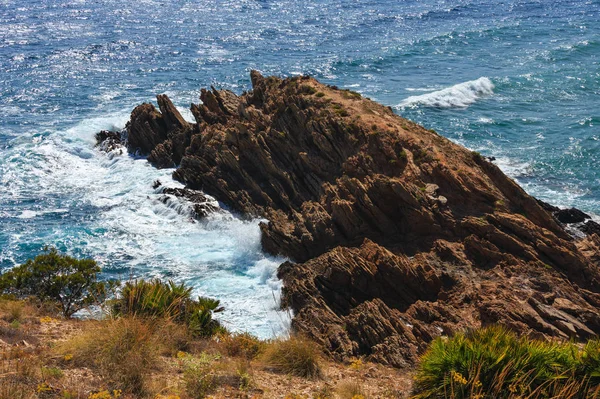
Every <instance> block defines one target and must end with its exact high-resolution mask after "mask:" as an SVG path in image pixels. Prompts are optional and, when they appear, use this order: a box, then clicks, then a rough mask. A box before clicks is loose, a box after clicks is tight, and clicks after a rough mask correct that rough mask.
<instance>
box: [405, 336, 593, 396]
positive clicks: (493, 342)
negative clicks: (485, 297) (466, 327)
mask: <svg viewBox="0 0 600 399" xmlns="http://www.w3.org/2000/svg"><path fill="white" fill-rule="evenodd" d="M599 349H600V344H599V343H598V341H591V342H590V343H588V344H587V345H586V347H585V348H584V349H583V350H581V351H580V350H579V349H578V348H577V347H576V346H575V345H574V344H570V343H557V342H545V341H540V340H532V339H528V338H525V337H522V338H519V337H517V336H516V335H515V334H514V333H511V332H509V331H508V330H505V329H503V328H501V327H489V328H485V329H481V330H476V331H473V332H471V333H468V334H457V335H456V336H454V337H452V338H450V339H442V338H438V339H436V340H435V341H433V342H432V343H431V345H430V347H429V350H428V351H427V352H426V353H425V355H424V356H423V358H422V359H421V363H420V365H419V369H418V371H417V375H416V377H415V385H414V391H415V396H414V398H415V399H416V398H421V399H424V398H449V397H453V398H455V399H461V398H473V397H480V398H483V397H493V398H517V397H527V398H551V397H552V398H554V397H556V398H558V397H560V398H575V397H577V398H579V397H581V398H587V397H588V393H592V392H596V391H595V390H596V389H598V382H599V381H598V380H597V379H598V377H597V376H598V375H600V374H598V371H599V368H598V366H599V365H600V351H599Z"/></svg>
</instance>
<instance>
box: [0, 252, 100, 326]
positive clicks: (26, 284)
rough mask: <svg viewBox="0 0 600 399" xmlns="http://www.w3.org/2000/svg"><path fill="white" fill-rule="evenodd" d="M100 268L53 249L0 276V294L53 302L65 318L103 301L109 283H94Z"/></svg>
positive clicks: (90, 261) (87, 261)
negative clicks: (57, 305) (33, 297)
mask: <svg viewBox="0 0 600 399" xmlns="http://www.w3.org/2000/svg"><path fill="white" fill-rule="evenodd" d="M98 273H100V267H99V266H98V265H97V264H96V262H95V261H94V260H92V259H76V258H72V257H70V256H67V255H63V254H60V253H58V251H57V250H56V249H54V248H52V249H45V251H44V253H42V254H40V255H38V256H36V257H35V258H34V259H29V260H28V261H27V262H25V263H24V264H22V265H20V266H17V267H15V268H13V269H11V270H9V271H7V272H5V273H4V274H2V275H1V276H0V292H2V293H3V294H13V295H16V296H17V297H27V296H35V297H37V298H38V299H39V300H41V301H42V302H45V301H56V302H57V303H58V304H59V305H60V307H61V311H62V313H63V315H64V316H65V317H67V318H69V317H71V316H72V315H73V313H75V312H77V311H79V310H81V309H83V308H85V307H87V306H89V305H92V304H97V303H101V302H102V301H104V299H105V298H106V292H107V288H108V286H109V285H110V284H109V283H104V282H99V281H98V280H97V278H98Z"/></svg>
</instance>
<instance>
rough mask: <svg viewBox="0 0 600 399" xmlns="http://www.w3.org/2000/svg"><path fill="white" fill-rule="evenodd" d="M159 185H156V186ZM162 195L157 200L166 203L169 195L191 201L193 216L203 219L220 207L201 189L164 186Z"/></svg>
mask: <svg viewBox="0 0 600 399" xmlns="http://www.w3.org/2000/svg"><path fill="white" fill-rule="evenodd" d="M158 187H160V185H159V186H157V187H156V188H158ZM162 194H163V196H161V197H160V198H159V200H160V201H161V202H163V203H167V202H168V200H169V197H168V196H169V195H172V196H174V197H177V198H182V199H185V200H186V201H189V202H190V203H192V209H193V212H194V215H193V216H194V218H196V219H203V218H205V217H206V216H208V215H210V214H211V213H215V212H218V211H220V208H219V206H218V205H217V204H215V201H214V200H213V199H212V198H209V197H208V196H206V194H204V193H203V192H201V191H196V190H190V189H186V188H170V187H166V188H164V189H163V190H162Z"/></svg>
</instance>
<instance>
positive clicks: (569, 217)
mask: <svg viewBox="0 0 600 399" xmlns="http://www.w3.org/2000/svg"><path fill="white" fill-rule="evenodd" d="M554 216H556V218H557V219H558V221H559V222H561V223H581V222H583V221H585V220H586V219H589V218H590V215H588V214H586V213H583V212H582V211H580V210H579V209H577V208H570V209H560V210H558V211H556V212H554Z"/></svg>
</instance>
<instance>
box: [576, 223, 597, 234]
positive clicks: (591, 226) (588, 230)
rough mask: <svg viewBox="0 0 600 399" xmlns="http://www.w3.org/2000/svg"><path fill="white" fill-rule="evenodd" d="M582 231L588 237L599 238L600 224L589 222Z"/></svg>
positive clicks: (582, 227)
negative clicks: (596, 236)
mask: <svg viewBox="0 0 600 399" xmlns="http://www.w3.org/2000/svg"><path fill="white" fill-rule="evenodd" d="M580 230H581V231H583V232H584V233H585V234H588V235H592V234H598V236H600V224H598V223H596V222H594V221H593V220H588V221H587V222H585V224H584V225H583V226H581V228H580Z"/></svg>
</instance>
